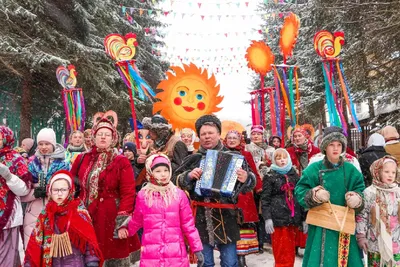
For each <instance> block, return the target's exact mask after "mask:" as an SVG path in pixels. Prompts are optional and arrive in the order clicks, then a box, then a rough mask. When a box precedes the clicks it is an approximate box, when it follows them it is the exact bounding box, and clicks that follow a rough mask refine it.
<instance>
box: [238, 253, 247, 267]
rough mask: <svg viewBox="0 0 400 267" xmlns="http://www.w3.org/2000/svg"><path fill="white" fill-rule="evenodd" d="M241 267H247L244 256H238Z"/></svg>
mask: <svg viewBox="0 0 400 267" xmlns="http://www.w3.org/2000/svg"><path fill="white" fill-rule="evenodd" d="M238 262H239V267H247V264H246V257H245V256H243V255H239V256H238Z"/></svg>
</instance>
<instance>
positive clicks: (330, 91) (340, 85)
mask: <svg viewBox="0 0 400 267" xmlns="http://www.w3.org/2000/svg"><path fill="white" fill-rule="evenodd" d="M342 45H344V33H343V32H335V33H334V34H332V33H330V32H328V31H325V30H323V31H319V32H317V33H316V34H315V36H314V49H315V51H316V52H317V54H318V55H319V56H320V57H321V58H322V72H323V75H324V80H325V97H326V105H327V107H328V114H329V123H330V124H331V125H334V126H339V127H342V128H343V130H344V132H345V133H347V132H348V127H347V119H346V117H345V114H344V113H343V99H342V97H343V98H344V100H345V102H346V106H347V108H348V111H349V114H350V116H351V120H352V123H353V126H354V127H355V128H356V129H357V130H358V131H359V132H361V127H360V123H359V122H358V119H357V115H356V112H355V108H354V104H353V100H352V97H351V93H350V86H349V83H348V81H347V79H346V76H345V74H344V69H343V64H342V61H341V59H340V58H339V54H340V51H341V49H342Z"/></svg>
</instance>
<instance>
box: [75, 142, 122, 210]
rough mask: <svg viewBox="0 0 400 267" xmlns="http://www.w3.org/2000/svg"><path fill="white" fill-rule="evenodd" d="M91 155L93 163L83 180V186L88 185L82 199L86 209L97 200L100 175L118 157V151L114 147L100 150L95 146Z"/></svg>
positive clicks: (91, 162)
mask: <svg viewBox="0 0 400 267" xmlns="http://www.w3.org/2000/svg"><path fill="white" fill-rule="evenodd" d="M89 153H90V154H91V157H90V158H91V161H90V162H89V167H88V168H87V169H86V172H85V174H84V176H83V180H82V184H83V185H85V186H86V185H88V186H87V188H86V190H83V198H82V200H83V202H84V203H85V204H86V207H89V205H90V204H91V203H92V202H93V201H94V200H96V199H97V196H98V188H99V178H100V173H101V172H102V171H103V170H104V169H105V168H107V166H108V165H109V164H110V163H111V162H112V161H113V160H114V158H115V157H116V156H117V155H118V151H117V150H116V149H114V148H112V147H109V148H107V149H99V148H97V147H96V146H93V148H92V151H91V152H89Z"/></svg>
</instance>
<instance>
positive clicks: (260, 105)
mask: <svg viewBox="0 0 400 267" xmlns="http://www.w3.org/2000/svg"><path fill="white" fill-rule="evenodd" d="M246 52H247V53H246V56H245V57H246V59H247V61H248V64H247V65H248V67H249V68H250V69H252V70H254V71H255V72H257V73H258V74H259V75H260V79H261V88H260V89H259V90H255V91H252V92H251V93H250V95H251V115H252V123H253V125H256V124H259V125H262V126H264V128H266V120H265V94H266V93H268V94H269V101H270V111H271V128H272V133H273V134H276V113H275V103H274V92H273V91H274V90H273V88H264V78H265V75H267V73H268V72H270V71H271V70H272V64H273V63H274V60H275V56H274V54H273V53H272V52H271V49H270V48H269V46H268V45H266V44H265V43H264V42H262V41H252V43H251V45H250V47H248V48H247V51H246Z"/></svg>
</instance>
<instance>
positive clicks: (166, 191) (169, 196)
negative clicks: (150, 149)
mask: <svg viewBox="0 0 400 267" xmlns="http://www.w3.org/2000/svg"><path fill="white" fill-rule="evenodd" d="M157 163H163V164H164V163H165V164H166V165H167V166H168V168H169V170H170V173H169V178H170V179H171V175H172V172H171V170H172V168H171V162H170V160H169V158H168V157H167V156H166V155H164V154H162V153H158V154H154V155H151V156H150V157H148V158H147V159H146V163H145V165H146V179H147V181H149V182H148V183H147V184H146V185H145V186H144V187H143V188H142V190H141V191H143V192H144V196H145V202H146V205H147V206H149V207H151V206H152V205H153V203H154V199H155V198H157V197H161V198H162V199H163V203H164V205H165V207H168V206H169V205H170V204H171V203H172V200H173V199H177V197H178V192H177V188H176V186H175V185H174V184H173V183H172V182H171V180H169V182H168V183H167V184H165V185H160V184H159V183H158V181H157V180H156V179H155V178H154V176H153V171H152V167H154V166H155V165H157Z"/></svg>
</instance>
